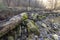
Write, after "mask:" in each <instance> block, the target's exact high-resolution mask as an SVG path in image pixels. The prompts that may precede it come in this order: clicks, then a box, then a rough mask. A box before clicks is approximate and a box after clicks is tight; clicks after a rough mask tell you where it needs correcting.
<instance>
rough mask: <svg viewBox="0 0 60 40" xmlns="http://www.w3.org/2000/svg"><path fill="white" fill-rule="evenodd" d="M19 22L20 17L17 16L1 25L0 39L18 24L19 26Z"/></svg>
mask: <svg viewBox="0 0 60 40" xmlns="http://www.w3.org/2000/svg"><path fill="white" fill-rule="evenodd" d="M20 22H21V15H20V14H19V15H16V16H14V17H12V18H11V19H9V21H7V22H6V23H5V24H3V25H1V27H3V28H2V29H1V30H0V37H2V36H3V35H5V34H6V33H7V32H9V31H10V30H12V29H14V28H15V27H16V26H17V25H18V24H20Z"/></svg>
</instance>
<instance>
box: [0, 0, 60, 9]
mask: <svg viewBox="0 0 60 40" xmlns="http://www.w3.org/2000/svg"><path fill="white" fill-rule="evenodd" d="M0 3H1V4H4V5H5V6H7V7H33V8H48V9H59V7H60V6H59V3H60V1H59V0H47V1H45V0H0Z"/></svg>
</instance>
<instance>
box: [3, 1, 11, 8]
mask: <svg viewBox="0 0 60 40" xmlns="http://www.w3.org/2000/svg"><path fill="white" fill-rule="evenodd" d="M10 2H11V0H3V3H4V4H5V5H7V6H8V7H9V6H10Z"/></svg>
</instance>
